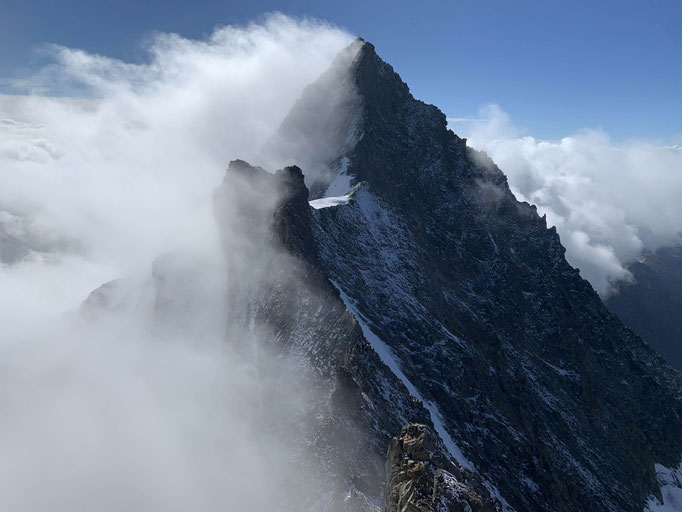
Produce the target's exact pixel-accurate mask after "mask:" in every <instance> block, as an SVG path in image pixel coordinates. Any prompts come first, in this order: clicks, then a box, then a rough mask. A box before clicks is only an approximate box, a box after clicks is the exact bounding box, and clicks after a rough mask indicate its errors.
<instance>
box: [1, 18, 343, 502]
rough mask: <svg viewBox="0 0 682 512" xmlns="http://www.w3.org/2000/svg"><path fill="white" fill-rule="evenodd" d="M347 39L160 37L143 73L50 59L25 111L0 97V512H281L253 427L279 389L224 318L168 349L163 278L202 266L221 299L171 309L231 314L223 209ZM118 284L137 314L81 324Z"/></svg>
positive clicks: (274, 453)
mask: <svg viewBox="0 0 682 512" xmlns="http://www.w3.org/2000/svg"><path fill="white" fill-rule="evenodd" d="M351 39H352V37H351V36H350V35H349V34H348V33H346V32H344V31H342V30H339V29H337V28H334V27H331V26H329V25H326V24H324V23H322V22H317V21H296V20H292V19H290V18H287V17H284V16H281V15H273V16H270V17H268V18H266V19H265V20H264V21H263V22H262V23H260V24H252V25H249V26H246V27H223V28H218V29H216V30H215V31H214V32H213V34H212V35H211V36H210V37H209V38H208V39H206V40H201V41H196V40H188V39H183V38H182V37H179V36H177V35H172V34H159V35H157V36H155V37H154V38H153V40H152V42H151V44H150V46H149V61H148V62H147V63H144V64H129V63H125V62H121V61H118V60H113V59H110V58H107V57H103V56H98V55H91V54H88V53H85V52H83V51H81V50H75V49H70V48H63V47H54V48H53V49H52V51H53V54H54V59H55V60H54V64H53V65H51V66H49V67H48V68H46V69H44V70H42V71H41V72H40V73H39V74H37V75H36V76H34V77H33V78H32V79H30V80H28V81H24V82H23V83H22V87H24V89H25V91H24V92H25V94H23V95H17V96H11V95H0V120H1V121H0V260H3V261H2V262H1V263H0V326H1V327H0V366H1V371H0V415H1V416H2V418H3V421H2V422H0V453H2V457H0V509H2V510H12V511H17V512H22V511H34V510H46V509H49V510H51V511H55V512H59V511H65V512H66V511H69V512H73V511H77V510H87V511H89V512H98V511H107V510H112V511H113V510H129V511H137V510H140V511H141V510H164V511H174V510H177V511H186V510H196V511H200V512H203V511H212V510H271V509H273V506H274V504H273V503H272V499H273V496H274V494H273V492H274V486H276V485H277V477H281V476H282V473H281V470H282V467H281V466H278V464H285V462H286V460H287V456H288V455H290V454H288V455H287V454H282V453H280V450H281V449H283V447H282V446H281V445H279V444H277V443H276V442H275V443H270V444H269V443H268V439H263V438H258V434H257V429H254V428H253V427H254V423H253V421H254V420H253V418H254V417H262V414H267V411H266V412H263V411H261V410H260V409H259V408H262V404H261V403H260V402H259V397H258V396H257V390H258V389H259V388H262V387H263V386H265V385H267V383H266V382H263V380H262V379H260V378H258V379H257V378H256V376H255V375H254V372H253V368H249V367H248V365H246V366H244V364H242V363H237V362H235V361H234V360H233V359H231V358H230V354H229V350H228V349H227V348H225V344H223V343H220V342H221V341H222V338H223V336H224V333H223V332H221V329H220V327H224V326H222V325H221V323H222V322H220V321H219V322H215V320H216V319H215V318H206V319H205V320H206V322H207V325H205V326H202V327H201V328H199V329H198V330H197V333H198V334H197V336H195V335H194V334H196V333H189V334H188V333H187V332H179V333H178V332H176V333H175V334H177V336H174V335H173V334H174V331H173V328H174V325H175V324H173V323H172V322H171V324H170V327H171V329H170V332H165V333H164V338H169V339H167V340H166V343H163V344H161V343H159V339H158V336H155V335H154V332H153V328H152V327H151V322H152V321H153V317H154V304H153V301H154V298H153V297H151V298H150V297H149V287H150V286H153V284H154V283H153V280H151V278H150V274H151V263H152V261H153V260H155V258H157V256H159V255H160V254H162V253H167V252H169V251H180V252H182V253H191V254H194V255H197V257H200V258H201V261H207V262H208V264H207V265H205V266H202V267H201V269H202V271H205V272H208V273H209V275H207V276H204V277H202V279H204V280H205V281H201V282H202V283H204V282H208V283H214V284H215V286H216V289H215V290H211V289H210V287H207V286H203V284H202V285H201V286H199V287H197V286H196V283H194V278H193V277H192V276H190V277H189V278H187V279H185V278H184V277H183V276H182V275H180V277H179V278H178V279H176V281H177V283H178V284H177V286H180V287H186V288H187V289H183V290H178V291H177V293H178V294H180V295H182V294H183V293H184V294H185V295H186V296H187V300H191V301H193V304H192V305H191V306H192V308H190V309H191V311H197V312H200V313H201V314H202V315H203V314H204V313H206V311H210V308H217V307H220V305H221V304H222V302H221V300H222V298H221V296H220V292H219V291H218V292H217V291H216V290H223V292H224V286H222V285H221V284H220V283H222V279H225V275H224V273H221V266H220V265H221V261H222V257H223V256H222V251H221V246H220V245H221V244H220V241H219V237H218V233H217V232H216V231H217V230H216V224H215V221H214V219H213V212H212V195H213V191H214V189H215V188H216V187H217V186H218V185H219V184H220V182H221V180H222V178H223V174H224V169H225V167H226V166H227V163H228V162H229V161H230V160H231V159H234V158H244V159H247V160H250V161H252V162H258V161H259V158H258V157H259V151H260V148H261V147H262V146H263V144H264V143H265V142H266V141H267V140H268V139H269V138H270V137H271V135H272V133H273V132H274V131H275V130H276V129H277V127H278V126H279V124H280V123H281V121H282V120H283V118H284V116H285V115H286V114H287V112H288V111H289V109H290V108H291V106H292V105H293V103H294V102H295V100H296V99H297V98H298V97H299V95H300V94H301V91H302V89H303V87H304V86H305V85H307V84H308V83H310V82H311V81H313V80H314V79H315V78H317V77H318V76H319V75H320V74H321V73H322V72H323V71H324V70H325V69H326V67H327V66H328V65H329V63H330V62H331V60H332V59H333V57H334V56H335V55H336V53H337V52H338V51H339V50H340V49H341V48H343V47H344V46H345V45H347V44H348V43H349V42H350V41H351ZM50 95H53V96H50ZM54 95H62V96H63V97H61V98H57V97H54ZM64 95H66V96H68V97H66V96H64ZM235 243H238V241H235ZM211 272H213V273H211ZM122 276H132V281H133V282H134V283H137V284H138V285H139V286H133V287H132V290H133V291H132V292H130V293H129V296H130V297H134V301H135V302H134V304H135V305H136V306H139V307H136V308H135V309H136V311H133V312H131V311H129V310H126V309H125V308H124V309H123V310H120V311H118V310H117V311H116V312H115V313H113V317H112V318H109V317H106V316H105V317H97V316H96V317H93V318H90V319H89V320H83V319H78V318H77V316H76V315H74V314H73V312H75V311H77V310H78V308H79V306H80V304H81V302H82V301H83V299H84V298H85V297H86V296H87V295H88V293H89V292H90V291H91V290H93V289H94V288H97V287H98V286H100V285H101V284H102V283H104V282H105V281H108V280H110V279H113V278H118V277H122ZM193 283H194V284H195V285H194V286H193ZM164 286H166V285H164ZM135 290H136V291H135ZM145 290H146V291H145ZM197 290H199V291H201V293H204V295H202V294H201V293H199V294H198V296H197V294H196V293H195V292H196V291H197ZM158 292H159V290H158V289H157V298H156V300H157V301H158ZM208 292H211V293H208ZM126 293H128V292H126ZM131 294H132V295H131ZM206 294H208V295H206ZM211 294H212V295H211ZM131 300H132V299H131ZM150 301H151V302H150ZM186 306H187V305H186V304H185V303H181V304H180V306H178V308H179V309H178V308H176V309H178V310H179V311H186V310H187V307H186ZM223 313H224V312H223ZM157 316H158V315H157ZM204 316H206V315H204ZM204 316H202V317H201V318H204ZM209 316H210V315H209ZM171 320H172V319H171ZM175 323H176V324H182V322H181V321H180V320H177V319H176V322H175ZM178 327H179V328H182V327H183V326H182V325H178ZM204 327H205V328H204ZM197 337H198V338H200V339H192V340H191V341H192V343H187V341H188V338H197ZM175 338H177V339H175ZM239 341H241V342H245V340H239ZM290 381H291V379H290ZM277 386H278V388H282V386H281V383H280V384H277ZM290 387H291V386H290ZM294 399H295V397H293V398H292V400H294ZM292 421H294V420H292Z"/></svg>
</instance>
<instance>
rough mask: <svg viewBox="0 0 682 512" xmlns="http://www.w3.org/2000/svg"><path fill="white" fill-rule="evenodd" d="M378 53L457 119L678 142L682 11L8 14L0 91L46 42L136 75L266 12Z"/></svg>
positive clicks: (638, 5)
mask: <svg viewBox="0 0 682 512" xmlns="http://www.w3.org/2000/svg"><path fill="white" fill-rule="evenodd" d="M275 10H277V11H281V12H284V13H286V14H290V15H294V16H297V17H300V16H313V17H317V18H322V19H325V20H328V21H330V22H333V23H335V24H337V25H339V26H342V27H344V28H346V29H348V30H349V31H350V32H352V33H355V34H358V35H360V36H362V37H364V38H365V39H367V40H369V41H371V42H373V43H374V44H375V46H376V47H377V49H378V51H379V53H380V54H381V55H382V56H383V57H384V59H385V60H387V61H389V62H390V63H391V64H392V65H393V66H394V67H395V68H396V70H397V71H398V72H399V73H400V74H401V75H402V77H403V79H404V80H405V81H406V82H407V83H408V84H409V85H410V87H411V89H412V91H413V93H414V94H415V96H417V97H418V98H420V99H423V100H424V101H427V102H429V103H434V104H436V105H438V106H439V107H440V108H441V109H442V110H443V111H445V112H446V113H447V114H448V115H449V116H452V117H466V116H475V115H476V113H477V110H478V109H479V107H481V106H483V105H486V104H489V103H497V104H499V105H500V106H501V107H502V108H503V109H504V110H505V111H507V112H508V113H509V114H510V115H511V117H512V119H513V120H514V123H515V124H517V125H518V126H520V127H521V128H522V129H523V130H524V132H528V133H532V134H533V135H535V136H536V137H541V138H557V137H561V136H563V135H566V134H569V133H572V132H574V131H576V130H578V129H581V128H584V127H601V128H603V129H604V130H606V131H607V132H608V133H609V134H610V135H611V136H612V137H613V138H614V139H616V140H619V139H625V138H629V137H653V138H662V139H669V140H670V139H672V140H678V139H677V137H679V136H680V134H682V92H681V91H682V2H680V1H679V0H666V1H658V0H651V1H646V2H644V1H640V2H634V1H619V2H616V1H611V0H608V1H598V2H583V1H576V2H558V1H548V0H546V1H527V0H518V1H512V0H506V1H504V0H490V1H486V0H484V1H478V2H472V1H467V2H460V1H452V2H433V1H421V2H414V1H411V2H402V1H395V0H394V1H379V2H367V1H365V2H362V1H344V2H332V1H326V0H325V1H311V0H294V1H289V2H274V1H266V0H252V1H249V2H241V1H240V2H235V1H229V0H228V1H225V0H223V1H217V0H195V1H193V2H188V1H186V0H183V1H179V0H165V1H163V2H162V1H157V0H148V1H140V0H137V1H132V0H118V1H117V2H102V1H92V0H90V1H86V0H60V1H59V2H55V1H54V0H3V1H2V2H1V3H0V77H2V79H3V80H2V83H3V86H2V89H3V90H5V91H6V92H10V89H8V86H7V83H8V82H7V79H10V78H12V77H16V76H21V75H23V74H26V73H30V72H31V70H32V69H35V68H36V67H38V66H40V65H42V64H44V63H45V61H44V60H43V58H41V57H40V53H39V52H37V51H36V48H39V47H40V45H41V44H44V43H47V42H53V43H59V44H64V45H67V46H73V47H78V48H83V49H85V50H87V51H90V52H96V53H102V54H105V55H108V56H112V57H118V58H121V59H124V60H128V61H139V60H141V59H144V58H145V53H144V50H143V44H142V43H143V41H144V39H145V37H146V36H147V35H148V34H150V33H151V32H153V31H173V32H177V33H180V34H182V35H183V36H187V37H202V36H204V35H206V34H207V33H210V32H211V29H212V28H213V27H214V26H215V25H220V24H235V23H236V24H242V23H245V22H248V21H251V20H254V19H258V17H259V16H262V14H263V13H265V12H268V11H275Z"/></svg>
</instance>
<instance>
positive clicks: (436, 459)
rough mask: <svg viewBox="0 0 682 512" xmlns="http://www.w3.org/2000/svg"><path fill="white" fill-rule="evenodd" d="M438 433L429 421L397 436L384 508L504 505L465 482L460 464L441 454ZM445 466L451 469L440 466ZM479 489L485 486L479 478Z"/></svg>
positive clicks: (483, 510)
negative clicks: (458, 466)
mask: <svg viewBox="0 0 682 512" xmlns="http://www.w3.org/2000/svg"><path fill="white" fill-rule="evenodd" d="M439 444H442V442H441V441H440V439H439V438H438V437H437V435H436V434H435V433H434V432H433V430H431V429H430V428H429V427H427V426H426V425H419V424H416V423H410V424H408V425H406V426H405V427H404V428H403V429H402V431H401V432H400V436H399V437H394V438H393V439H392V440H391V444H390V445H389V447H388V455H387V457H386V490H385V493H384V502H385V504H384V511H385V512H412V511H415V512H417V511H419V512H422V511H423V512H440V511H453V512H454V511H462V512H488V511H490V512H494V511H498V510H501V505H500V504H499V503H498V502H497V501H495V500H494V499H492V498H491V497H490V496H489V495H488V493H487V492H485V493H484V497H482V496H481V495H479V493H477V492H476V491H475V490H474V488H473V487H472V486H471V485H469V484H468V483H467V482H466V479H467V477H468V478H476V477H475V475H473V474H472V473H469V475H468V476H467V475H466V474H465V472H464V471H463V470H462V469H461V468H457V467H455V466H454V465H453V464H452V463H451V462H450V461H449V460H448V459H447V458H444V457H443V456H442V455H441V454H442V453H444V452H445V450H444V447H443V446H439ZM441 465H443V466H445V467H446V468H448V469H444V468H443V467H440V466H441ZM477 483H478V484H479V485H478V487H479V488H480V489H484V487H483V486H482V485H481V483H480V482H477Z"/></svg>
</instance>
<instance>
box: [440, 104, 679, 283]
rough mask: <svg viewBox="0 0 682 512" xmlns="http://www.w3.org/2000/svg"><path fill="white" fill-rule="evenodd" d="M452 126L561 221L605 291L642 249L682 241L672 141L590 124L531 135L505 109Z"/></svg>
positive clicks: (571, 251) (569, 254)
mask: <svg viewBox="0 0 682 512" xmlns="http://www.w3.org/2000/svg"><path fill="white" fill-rule="evenodd" d="M449 122H450V127H451V128H452V129H453V130H454V131H455V132H456V133H458V134H459V135H462V136H465V137H468V139H469V144H470V145H471V146H473V147H474V148H476V149H481V150H484V151H485V152H486V153H488V155H489V156H490V157H491V158H492V159H493V160H494V161H495V163H496V164H497V165H498V167H500V169H502V171H503V172H504V173H505V174H506V175H507V177H508V178H509V184H510V186H511V188H512V190H513V192H514V193H515V194H516V197H517V198H518V199H519V200H522V201H528V202H530V203H532V204H535V205H536V206H537V207H538V212H539V213H540V214H541V215H543V214H545V215H547V223H548V224H549V225H550V226H552V225H553V226H556V228H557V231H558V232H559V235H560V236H561V242H562V244H563V245H564V246H565V247H566V258H567V259H568V261H569V263H571V264H572V265H574V266H576V267H578V268H579V269H580V272H581V275H582V276H583V277H584V278H586V279H587V280H589V281H590V282H591V283H592V285H593V287H594V288H595V289H596V290H597V292H599V293H600V294H601V295H602V296H607V295H608V294H609V293H612V292H613V288H614V284H615V283H617V282H619V281H622V280H629V279H631V275H630V273H629V271H628V270H627V265H628V263H631V262H633V261H635V260H637V259H638V258H640V257H641V255H642V253H643V251H644V250H649V251H654V250H656V249H658V248H659V247H662V246H669V245H677V244H679V243H682V201H680V197H679V194H680V191H681V190H682V151H680V148H679V146H675V145H673V144H670V143H667V144H666V142H662V141H655V140H646V139H630V140H626V141H622V142H615V141H613V140H611V138H610V137H609V135H608V133H606V132H605V131H604V130H600V129H585V130H582V131H579V132H577V133H575V134H572V135H567V136H566V137H563V138H561V139H560V140H539V139H536V138H534V137H532V136H530V135H526V134H524V133H523V132H521V130H519V129H518V128H517V127H516V126H514V124H513V121H512V120H511V119H510V117H509V115H508V114H506V113H505V112H504V111H503V110H502V109H501V108H500V107H498V106H496V105H490V106H487V107H485V108H483V109H482V110H481V111H480V112H479V115H478V117H476V118H457V119H450V120H449Z"/></svg>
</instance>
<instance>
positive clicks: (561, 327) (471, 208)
mask: <svg viewBox="0 0 682 512" xmlns="http://www.w3.org/2000/svg"><path fill="white" fill-rule="evenodd" d="M351 76H352V77H353V81H354V82H353V83H354V86H355V90H356V93H357V95H358V97H359V98H360V102H361V113H360V115H359V117H358V118H357V119H354V120H353V130H354V133H361V137H360V138H359V139H358V140H357V141H356V142H355V143H354V145H353V146H352V148H351V149H348V150H347V151H345V153H343V154H339V155H337V156H336V160H335V161H338V160H340V159H343V158H347V159H348V160H349V165H348V166H347V172H348V174H349V175H352V176H353V181H352V183H354V184H355V185H356V188H355V190H354V192H353V193H352V195H351V196H350V198H349V200H348V201H346V202H345V204H339V205H338V206H333V207H328V208H320V209H316V210H314V211H313V212H312V217H311V222H312V236H313V239H314V243H315V246H316V257H317V260H318V262H319V266H320V269H321V272H324V274H325V275H326V276H327V277H328V278H329V279H330V280H331V281H332V282H333V283H334V285H335V287H337V288H338V289H339V290H340V293H341V298H342V299H343V301H344V303H345V304H346V306H347V307H348V308H349V309H350V310H351V311H352V312H353V313H354V315H355V317H356V318H357V319H358V320H359V321H360V324H361V327H362V330H363V332H364V334H365V339H366V340H369V345H371V347H372V348H374V352H376V353H377V354H379V356H380V357H381V359H382V361H383V362H384V363H385V364H386V365H387V366H389V367H390V368H391V369H392V370H393V373H394V374H395V375H397V376H398V377H399V378H398V380H399V381H400V383H401V384H402V385H404V386H406V387H407V388H408V389H409V390H410V393H411V394H412V395H414V396H417V397H418V398H420V399H421V400H422V401H423V403H424V404H425V405H426V406H427V409H428V410H429V416H430V417H431V419H433V421H434V423H436V422H438V425H436V426H437V427H438V428H437V430H438V432H439V434H440V435H441V437H443V439H444V441H445V440H446V438H450V439H451V441H450V443H451V445H448V446H449V449H448V451H449V452H450V453H451V454H452V455H453V457H458V454H457V451H458V448H459V449H461V451H462V452H463V454H464V458H463V457H461V456H460V457H459V458H460V460H461V461H462V463H463V464H464V465H470V466H471V467H476V468H477V469H478V470H480V471H481V473H482V474H483V475H484V476H485V478H486V479H488V480H489V481H490V482H492V484H494V485H495V486H496V487H497V489H498V490H499V491H500V493H501V495H502V496H503V497H504V498H505V499H506V501H507V502H508V503H509V506H511V507H514V508H516V509H517V510H552V511H573V510H641V509H642V508H643V506H644V503H645V501H646V498H647V496H648V495H650V494H651V493H652V492H655V490H656V482H655V476H654V463H657V462H658V463H662V464H664V465H666V466H675V465H676V464H677V462H678V460H679V456H680V453H682V421H681V417H682V401H681V400H680V397H681V396H682V385H681V382H680V376H679V374H677V373H676V372H675V371H673V370H672V369H670V368H669V367H668V366H667V365H666V364H665V363H664V361H663V360H662V359H661V358H660V357H659V356H657V355H656V354H655V353H654V352H653V351H652V350H651V349H650V348H649V347H648V346H647V345H646V344H645V343H643V342H642V340H641V339H640V338H639V337H637V336H636V335H634V334H633V333H632V332H631V331H630V330H629V329H627V328H625V327H624V326H623V325H622V323H621V322H620V321H619V320H618V319H617V318H616V317H615V316H614V315H612V314H611V313H609V311H608V310H607V309H606V308H605V306H604V305H603V303H602V301H601V300H600V298H599V297H598V296H597V294H596V293H595V292H594V290H593V289H592V287H591V286H590V285H589V283H587V282H586V281H585V280H583V279H582V278H580V276H579V274H578V272H577V271H576V270H575V269H574V268H572V267H571V266H570V265H569V264H568V263H567V262H566V260H565V258H564V249H563V247H562V246H561V242H560V240H559V236H558V235H557V233H556V231H555V229H553V228H551V229H548V228H547V226H546V222H545V219H544V218H540V217H539V216H538V215H537V213H536V210H535V208H534V207H532V206H530V205H528V204H527V203H519V202H518V201H516V199H515V198H514V196H513V194H512V193H511V192H510V190H509V187H508V186H507V182H506V178H505V177H504V175H503V174H502V172H501V171H500V170H499V169H498V168H497V167H496V166H495V165H494V164H493V163H492V162H491V161H490V160H489V159H487V157H485V155H482V154H479V153H477V152H475V151H473V150H471V149H470V148H468V147H467V146H466V141H465V140H464V139H460V138H459V137H457V136H456V135H454V134H453V133H452V132H451V131H449V130H448V129H447V126H446V119H445V116H444V115H443V114H442V113H441V112H440V111H439V110H438V109H437V108H436V107H433V106H431V105H426V104H424V103H422V102H420V101H418V100H415V99H414V98H413V97H412V96H411V94H410V93H409V89H408V88H407V86H406V85H405V84H404V83H403V82H402V80H401V79H400V77H399V76H398V75H397V74H396V73H395V72H394V71H393V69H392V68H391V67H390V66H389V65H388V64H386V63H384V62H383V61H382V60H381V59H380V58H379V57H378V56H377V55H376V53H375V51H374V48H373V47H372V46H371V45H370V44H363V45H362V47H361V49H360V51H359V52H358V55H357V57H356V58H355V60H354V61H353V64H352V67H351ZM318 87H319V88H320V89H323V88H324V87H325V84H324V83H321V84H317V85H313V86H311V87H310V88H309V89H308V91H307V93H306V94H304V97H303V98H302V100H301V102H299V105H298V106H297V108H298V109H304V108H305V109H308V108H309V107H308V106H306V99H307V98H308V97H309V98H310V99H311V101H313V102H314V101H315V98H319V97H320V96H322V94H321V93H320V91H319V90H317V88H318ZM311 91H313V92H314V94H313V93H312V92H311ZM292 116H293V117H297V116H298V113H297V111H296V110H295V111H294V112H293V113H292ZM286 126H287V123H286V122H285V123H284V125H283V127H284V128H286ZM324 128H325V127H324V124H321V125H319V126H318V127H317V129H318V130H321V131H323V130H324ZM334 129H337V128H334ZM305 237H306V238H308V235H307V233H306V235H305ZM332 293H333V292H332V291H331V290H329V294H330V295H331V294H332ZM311 327H312V326H311ZM364 346H366V347H367V350H368V351H370V350H371V349H370V347H369V346H367V344H365V345H364ZM345 361H346V362H345V368H346V369H347V370H348V371H349V372H350V373H351V374H352V373H353V372H358V371H361V372H362V371H363V370H360V369H359V368H358V367H356V366H355V365H356V364H358V362H357V361H352V360H349V359H348V358H346V359H345ZM356 382H358V384H360V385H361V387H362V383H361V382H363V379H360V378H358V379H356ZM391 385H392V384H391ZM384 389H386V386H384ZM389 409H390V406H389ZM407 419H408V421H410V420H412V421H414V420H415V419H413V418H407ZM376 421H377V423H376V424H375V428H379V429H382V430H384V432H390V431H391V429H393V432H396V431H397V430H396V429H395V423H391V427H390V428H386V429H383V427H382V426H383V425H384V420H383V419H382V416H381V415H378V416H377V417H376ZM416 421H421V420H416ZM384 439H385V438H384ZM446 444H447V442H446ZM455 444H456V445H457V446H454V445H455ZM467 459H468V460H467Z"/></svg>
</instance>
